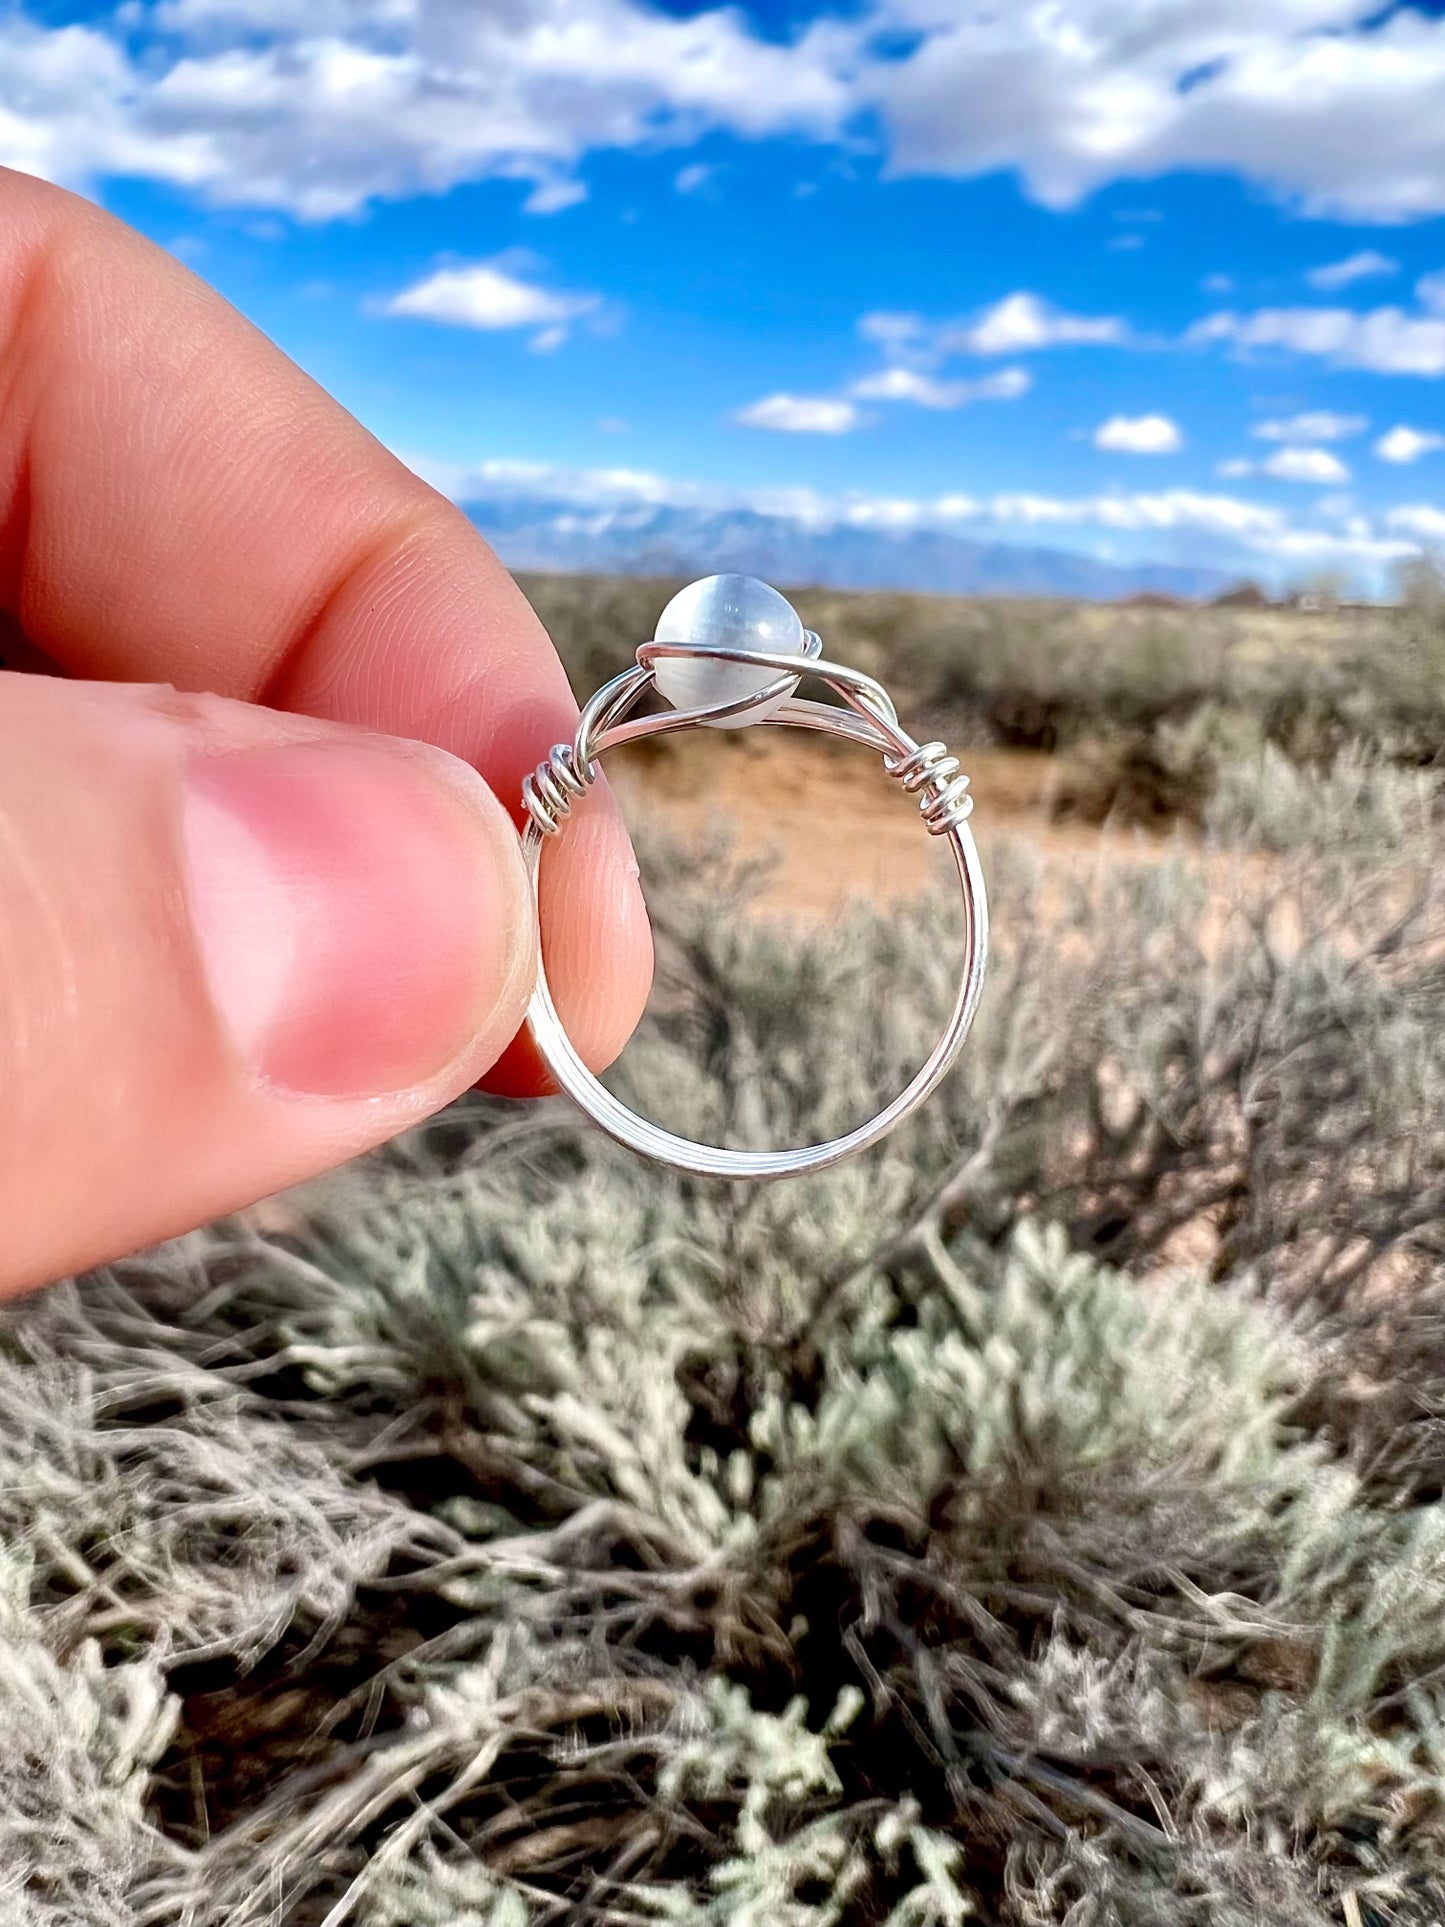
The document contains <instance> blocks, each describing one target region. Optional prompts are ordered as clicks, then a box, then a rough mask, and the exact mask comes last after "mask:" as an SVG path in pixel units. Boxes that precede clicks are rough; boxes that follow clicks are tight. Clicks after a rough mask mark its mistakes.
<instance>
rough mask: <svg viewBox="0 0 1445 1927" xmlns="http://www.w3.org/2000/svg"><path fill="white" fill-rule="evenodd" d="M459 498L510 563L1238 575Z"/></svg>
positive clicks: (691, 513) (1115, 587)
mask: <svg viewBox="0 0 1445 1927" xmlns="http://www.w3.org/2000/svg"><path fill="white" fill-rule="evenodd" d="M462 506H463V508H464V509H465V511H466V513H467V514H468V515H469V516H470V517H471V519H472V521H473V522H475V524H476V525H477V527H478V528H479V529H480V530H481V531H482V533H483V534H484V535H485V536H486V538H487V540H488V541H489V542H490V543H491V544H492V546H493V547H494V548H495V549H496V551H497V553H498V554H499V555H500V556H501V558H502V560H503V561H504V562H505V563H506V564H507V565H508V567H509V568H513V569H564V570H596V571H598V572H599V573H601V574H606V575H694V576H696V575H712V574H715V573H721V572H723V571H725V570H737V571H739V572H741V573H743V574H746V575H760V576H762V577H764V579H765V580H768V581H776V582H795V583H803V582H809V583H818V584H822V585H826V586H828V587H831V588H837V589H905V590H909V589H911V590H915V591H918V592H921V593H932V594H937V595H1041V596H1071V597H1077V598H1080V599H1083V600H1090V601H1099V602H1105V601H1115V600H1118V599H1119V598H1121V597H1124V596H1129V595H1136V594H1139V593H1140V592H1141V591H1152V592H1154V593H1158V594H1165V595H1176V596H1191V597H1195V596H1199V597H1203V596H1211V595H1215V594H1217V593H1218V592H1219V590H1221V589H1223V588H1224V587H1226V586H1227V584H1228V583H1229V582H1230V581H1231V580H1233V579H1234V578H1232V577H1229V576H1226V575H1224V574H1223V573H1221V572H1220V571H1219V570H1217V569H1207V568H1189V567H1183V566H1180V567H1173V566H1170V565H1168V564H1147V563H1140V564H1137V565H1127V564H1116V563H1109V562H1096V561H1094V560H1093V559H1092V558H1091V557H1089V556H1086V555H1075V554H1073V553H1071V552H1070V551H1069V550H1067V549H1048V548H1026V547H1024V546H1022V545H1021V544H1016V543H1013V542H998V541H993V542H989V541H978V540H974V539H970V538H969V537H966V536H959V535H950V534H948V533H946V532H944V531H941V530H929V529H908V530H889V529H878V528H856V527H852V526H850V525H849V524H847V523H844V522H836V523H830V524H822V525H819V524H812V523H807V522H803V521H800V520H796V519H794V518H792V517H789V516H783V515H765V514H761V513H759V512H757V511H756V510H752V509H692V508H671V507H663V506H657V505H653V504H642V505H633V504H629V505H627V506H626V507H608V508H603V509H592V508H579V507H577V506H576V504H575V503H574V504H569V503H566V502H558V501H553V500H547V499H545V498H542V497H531V496H525V495H515V496H511V495H509V496H505V497H494V498H489V499H487V500H485V501H477V502H464V503H463V504H462Z"/></svg>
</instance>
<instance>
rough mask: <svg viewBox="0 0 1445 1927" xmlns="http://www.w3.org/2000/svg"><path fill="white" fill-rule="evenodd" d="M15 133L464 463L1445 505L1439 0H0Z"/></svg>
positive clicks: (1103, 531) (826, 483) (1058, 511)
mask: <svg viewBox="0 0 1445 1927" xmlns="http://www.w3.org/2000/svg"><path fill="white" fill-rule="evenodd" d="M0 162H4V163H8V164H9V165H11V166H15V167H20V168H24V169H27V170H29V171H31V172H33V173H38V174H42V175H46V176H48V177H50V178H51V179H54V180H58V181H63V182H65V183H67V184H68V185H71V186H74V187H77V188H79V189H81V190H83V191H85V192H87V193H90V194H92V195H94V196H95V197H96V198H98V199H99V200H101V201H103V202H104V203H105V205H107V206H108V207H110V208H112V209H113V210H114V211H115V212H117V213H119V214H121V215H122V216H124V217H125V218H126V219H128V220H130V221H132V222H134V223H135V224H136V225H138V226H139V227H141V228H143V229H144V230H145V231H146V232H147V233H149V234H151V235H152V236H154V237H155V238H156V239H157V240H159V241H161V242H162V243H163V244H164V245H166V246H167V247H169V248H172V249H173V250H174V251H175V252H176V253H178V254H179V255H181V256H182V257H183V258H184V259H185V260H187V261H188V262H190V263H191V264H192V265H193V266H194V267H195V268H196V269H197V271H198V272H200V273H201V274H203V275H204V276H205V277H206V278H207V279H208V280H210V281H212V282H213V283H214V284H215V285H216V286H218V287H219V288H220V289H221V290H222V291H223V292H224V293H225V294H226V295H227V296H229V297H230V299H232V300H233V301H235V302H236V303H237V304H238V305H239V306H240V307H241V308H242V309H244V310H245V312H246V313H248V314H249V315H250V316H252V317H253V319H255V320H256V321H257V322H258V323H259V324H260V325H261V326H262V327H263V328H265V329H266V330H267V331H268V332H269V333H270V334H272V335H273V336H274V337H275V338H276V339H277V340H278V341H279V342H280V343H281V344H282V346H283V347H284V348H286V349H287V350H288V352H289V353H291V354H292V355H294V356H295V357H296V359H297V360H298V361H300V362H301V363H302V364H303V365H304V366H305V367H307V368H308V369H309V370H310V371H311V372H312V373H313V374H315V375H316V376H317V377H318V378H319V379H320V380H321V381H322V382H323V383H325V384H326V386H327V387H329V388H330V389H332V390H333V392H335V393H336V394H337V395H338V396H340V398H341V399H342V400H343V401H344V402H345V403H346V404H347V406H348V407H350V408H351V409H353V410H354V411H355V412H356V413H357V414H358V415H360V416H361V418H362V419H363V420H364V421H365V422H366V423H367V424H368V425H369V426H370V427H371V428H373V429H374V430H375V431H376V432H377V433H378V434H379V435H380V436H381V437H382V438H383V439H384V440H385V441H387V442H388V443H389V444H390V445H391V446H392V447H394V448H396V449H397V450H398V451H399V452H401V453H403V454H405V455H406V457H407V458H408V459H409V460H411V461H412V462H413V463H414V464H415V465H416V466H418V467H420V468H422V469H423V470H424V471H425V472H428V473H430V474H432V475H433V476H434V477H435V478H437V479H438V480H440V481H441V482H442V483H444V484H445V485H448V486H450V487H452V488H453V489H454V490H456V491H459V492H462V493H465V492H466V491H467V489H468V487H469V486H473V485H475V482H476V480H477V478H480V480H481V481H482V482H483V483H489V484H490V485H492V486H496V485H497V484H498V483H499V482H502V483H505V482H507V481H509V480H510V479H513V478H515V479H516V481H517V482H518V484H519V486H520V485H525V486H526V487H527V488H528V489H529V490H533V491H537V490H546V491H548V492H552V493H555V494H557V495H559V496H562V497H565V498H566V499H569V500H575V501H577V502H579V503H585V504H588V505H595V506H597V507H599V508H606V507H608V506H610V505H613V504H620V505H623V506H627V505H631V504H636V503H638V502H652V501H674V500H675V501H678V502H682V503H701V504H707V505H727V504H731V503H739V504H749V505H762V506H765V507H769V508H778V509H781V510H783V511H784V512H787V513H793V514H798V515H801V516H805V517H809V518H813V519H818V518H830V517H845V518H850V519H852V520H854V521H856V522H860V523H871V524H884V525H890V526H895V527H900V526H909V525H913V524H923V525H938V526H941V527H947V528H953V529H957V530H959V531H960V532H964V533H969V534H977V535H984V536H993V535H996V534H1002V535H1004V536H1006V537H1010V538H1013V539H1017V540H1021V541H1028V542H1046V543H1049V544H1051V545H1057V546H1065V547H1073V548H1077V549H1081V550H1086V551H1087V552H1089V553H1091V554H1095V555H1099V556H1102V557H1111V558H1116V559H1135V558H1139V557H1150V558H1156V559H1159V560H1187V561H1191V562H1211V563H1218V564H1220V565H1222V566H1226V567H1231V568H1233V567H1236V566H1248V567H1250V568H1251V569H1254V570H1257V571H1260V572H1267V573H1270V574H1273V575H1275V576H1276V577H1281V578H1290V577H1301V576H1304V575H1306V574H1307V573H1308V572H1309V571H1310V570H1312V569H1316V568H1320V567H1324V566H1333V565H1343V566H1346V567H1349V568H1351V569H1353V570H1354V571H1356V572H1357V573H1358V574H1359V575H1360V576H1361V577H1362V578H1364V579H1373V580H1375V581H1380V580H1383V579H1384V572H1385V571H1386V570H1387V569H1388V568H1389V566H1390V564H1391V563H1392V561H1394V560H1395V559H1396V558H1398V557H1399V556H1401V555H1402V554H1404V553H1406V552H1408V551H1409V550H1410V549H1411V548H1412V547H1413V546H1414V545H1415V544H1416V543H1418V542H1419V541H1422V540H1424V541H1439V540H1441V539H1445V407H1442V400H1441V397H1442V379H1445V0H1429V4H1425V3H1424V0H1417V3H1416V4H1414V5H1399V6H1397V5H1393V4H1388V0H1387V3H1386V4H1379V0H1376V3H1375V4H1373V5H1364V4H1360V0H854V3H853V4H845V5H841V6H836V7H819V6H816V5H812V4H809V3H808V0H757V4H755V5H753V6H751V7H749V8H746V9H744V8H743V7H730V8H726V9H716V8H712V7H706V6H698V5H690V4H686V0H674V4H671V5H658V4H654V5H643V4H641V3H640V0H124V4H121V5H117V6H113V7H97V6H93V5H84V4H79V3H78V0H70V3H69V4H67V3H66V0H19V4H18V6H17V5H16V4H15V0H0Z"/></svg>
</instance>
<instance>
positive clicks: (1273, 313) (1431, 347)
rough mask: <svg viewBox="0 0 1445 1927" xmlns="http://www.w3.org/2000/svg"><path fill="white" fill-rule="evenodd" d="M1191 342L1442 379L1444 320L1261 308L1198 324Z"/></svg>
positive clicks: (1381, 311)
mask: <svg viewBox="0 0 1445 1927" xmlns="http://www.w3.org/2000/svg"><path fill="white" fill-rule="evenodd" d="M1186 338H1187V339H1188V340H1190V341H1194V342H1201V343H1209V342H1216V341H1227V342H1232V343H1233V344H1234V346H1235V347H1236V348H1239V349H1242V350H1246V351H1248V350H1249V349H1253V348H1281V349H1284V350H1286V351H1288V352H1289V353H1292V354H1297V355H1317V356H1319V357H1321V358H1322V359H1323V360H1326V361H1330V362H1333V363H1334V364H1335V366H1337V367H1341V368H1370V369H1373V370H1374V371H1375V372H1376V373H1379V374H1387V375H1440V374H1445V316H1440V317H1436V316H1434V315H1410V314H1407V313H1406V312H1405V311H1404V309H1402V308H1394V307H1391V308H1372V309H1369V310H1368V311H1367V312H1366V313H1364V314H1357V313H1356V312H1355V311H1354V309H1352V308H1260V309H1259V310H1258V311H1257V312H1256V313H1254V314H1244V315H1241V314H1235V313H1233V312H1231V311H1229V310H1225V311H1224V312H1223V313H1220V314H1214V315H1209V316H1207V317H1206V318H1205V319H1204V320H1203V321H1197V322H1196V323H1195V324H1194V326H1193V327H1192V328H1191V329H1190V330H1189V333H1188V336H1187V337H1186Z"/></svg>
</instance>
